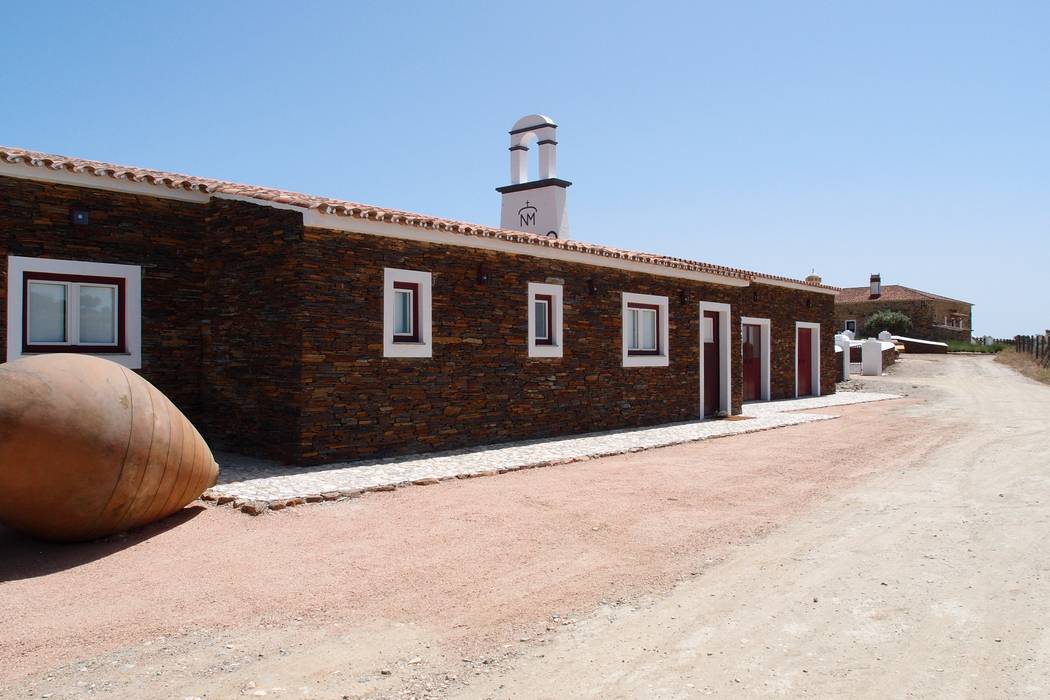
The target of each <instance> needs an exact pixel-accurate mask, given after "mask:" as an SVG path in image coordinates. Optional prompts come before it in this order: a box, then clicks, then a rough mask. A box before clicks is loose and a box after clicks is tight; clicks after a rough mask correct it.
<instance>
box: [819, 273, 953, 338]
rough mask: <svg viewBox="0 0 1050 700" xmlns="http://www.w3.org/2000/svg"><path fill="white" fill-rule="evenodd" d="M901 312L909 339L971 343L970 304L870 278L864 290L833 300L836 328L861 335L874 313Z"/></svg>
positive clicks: (845, 290)
mask: <svg viewBox="0 0 1050 700" xmlns="http://www.w3.org/2000/svg"><path fill="white" fill-rule="evenodd" d="M883 310H893V311H900V312H901V313H903V314H905V315H906V316H908V318H910V319H911V323H912V330H911V331H910V332H909V335H911V336H914V337H915V338H918V339H920V340H939V341H946V340H963V341H966V342H969V341H970V335H971V333H972V332H973V304H971V303H969V302H966V301H959V300H958V299H950V298H948V297H942V296H940V295H938V294H932V293H930V292H923V291H921V290H918V289H912V288H911V287H905V286H902V285H899V284H886V285H884V284H882V276H881V275H872V276H871V279H870V280H869V283H868V286H867V287H844V288H842V290H841V291H839V293H838V294H837V295H836V297H835V323H836V325H835V327H836V328H837V329H839V330H852V331H856V332H858V333H860V332H861V331H863V329H864V324H865V322H866V321H867V319H868V317H869V316H871V315H872V314H873V313H875V312H876V311H883Z"/></svg>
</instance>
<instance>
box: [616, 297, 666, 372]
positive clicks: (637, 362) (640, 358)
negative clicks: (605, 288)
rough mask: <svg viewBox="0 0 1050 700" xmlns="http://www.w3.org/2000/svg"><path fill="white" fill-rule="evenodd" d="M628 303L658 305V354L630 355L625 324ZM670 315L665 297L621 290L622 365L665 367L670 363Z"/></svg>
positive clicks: (628, 338)
mask: <svg viewBox="0 0 1050 700" xmlns="http://www.w3.org/2000/svg"><path fill="white" fill-rule="evenodd" d="M629 304H652V305H654V306H656V307H658V309H659V310H658V312H657V313H658V317H657V320H656V324H657V327H658V335H659V337H658V338H657V349H658V350H659V354H656V355H632V354H630V352H629V345H630V337H629V331H630V329H629V328H628V325H627V318H628V315H629V311H628V305H629ZM670 325H671V323H670V315H669V314H668V303H667V297H664V296H657V295H655V294H634V293H632V292H623V293H622V300H621V309H620V326H621V330H622V344H623V348H622V353H623V366H624V367H667V366H668V365H669V364H670V357H671V347H670V344H669V340H670V332H669V330H668V329H669V326H670Z"/></svg>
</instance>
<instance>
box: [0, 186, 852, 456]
mask: <svg viewBox="0 0 1050 700" xmlns="http://www.w3.org/2000/svg"><path fill="white" fill-rule="evenodd" d="M73 205H77V206H79V207H83V208H86V209H88V210H89V212H90V215H91V222H90V224H89V225H87V226H73V225H72V224H70V223H69V210H70V208H71V207H72V206H73ZM7 254H12V255H25V256H31V257H49V258H58V259H72V260H85V261H92V262H109V263H124V264H132V265H141V266H142V267H143V286H142V290H143V298H142V308H143V319H142V321H143V326H142V349H143V368H142V370H141V373H142V374H143V376H145V377H146V378H147V379H148V380H149V381H150V382H152V383H154V384H155V385H156V386H157V387H158V388H159V389H160V390H161V391H163V392H164V393H165V394H166V395H167V396H169V397H170V398H171V399H172V400H173V402H174V403H175V404H176V405H177V406H178V407H179V408H180V409H181V410H182V411H183V412H184V413H186V415H187V416H188V417H189V418H190V419H191V420H192V421H193V422H194V423H195V424H196V425H197V426H198V428H199V429H200V430H201V432H202V434H204V436H205V437H206V439H208V440H209V442H210V443H211V444H212V445H213V446H214V447H217V448H225V449H231V450H235V451H238V452H243V453H245V454H250V455H256V456H263V457H271V458H274V459H279V460H284V461H288V462H297V463H319V462H326V461H331V460H336V459H354V458H361V457H369V456H377V455H396V454H406V453H412V452H420V451H428V450H437V449H448V448H458V447H465V446H471V445H477V444H483V443H495V442H501V441H509V440H521V439H527V438H542V437H552V436H559V435H569V434H574V433H580V432H589V431H594V430H606V429H620V428H626V427H641V426H646V425H654V424H659V423H666V422H670V421H679V420H690V419H694V418H695V417H696V416H697V414H698V412H699V397H700V374H699V372H700V367H699V350H700V348H699V332H700V328H699V314H698V303H699V302H700V301H701V300H705V301H712V302H723V303H729V304H731V305H732V309H733V312H732V319H731V328H732V339H731V343H732V345H731V347H732V348H733V360H732V397H733V412H734V413H739V411H740V404H741V396H742V381H741V378H742V368H741V361H740V354H739V349H740V316H741V314H744V315H750V316H759V317H766V318H771V319H772V331H773V340H774V347H773V363H774V364H773V379H772V382H773V394H774V397H776V398H781V397H786V396H790V395H793V391H794V355H793V353H794V320H795V319H801V320H812V321H816V322H820V323H821V324H822V333H821V336H822V337H821V343H822V345H821V351H822V367H823V371H824V373H823V378H822V389H823V391H824V393H829V392H831V391H833V389H834V371H835V363H834V359H833V358H834V348H833V346H832V344H831V343H832V340H831V336H832V333H831V332H827V333H825V332H824V328H825V325H824V324H828V325H827V327H828V328H829V329H830V328H831V327H832V326H833V319H834V314H833V310H832V303H833V302H832V298H831V297H830V296H828V295H823V294H817V293H813V292H806V291H801V290H798V291H796V290H787V289H783V288H780V287H773V286H766V285H756V286H753V287H744V288H741V287H730V286H725V285H717V284H709V283H699V282H690V281H687V280H682V279H677V278H671V277H661V276H655V275H650V274H645V273H635V272H628V271H624V270H616V269H612V268H604V267H597V266H593V265H585V264H578V263H567V262H561V261H556V260H547V259H542V258H536V257H532V256H525V255H510V254H505V253H496V252H492V251H484V250H479V249H475V248H468V247H460V246H447V245H444V244H429V243H425V242H413V241H406V240H399V239H393V238H380V237H377V236H370V235H364V234H354V233H345V232H336V231H329V230H323V229H313V228H306V229H304V228H303V225H302V217H301V215H300V214H299V213H297V212H293V211H288V210H281V209H274V208H270V207H264V206H260V205H255V204H250V203H246V202H235V201H230V200H219V199H213V200H212V201H211V202H210V203H208V204H194V203H187V202H181V201H176V200H170V199H160V198H156V197H148V196H139V195H132V194H124V193H116V192H108V191H102V190H92V189H88V188H80V187H71V186H65V185H57V184H51V183H39V182H33V181H30V180H22V179H14V178H5V177H0V256H5V255H7ZM479 266H483V268H484V273H485V275H486V276H487V281H486V282H484V283H481V282H479V281H478V268H479ZM384 267H396V268H402V269H410V270H424V271H429V272H431V273H432V274H433V319H434V324H433V337H434V356H433V358H430V359H422V358H384V357H383V342H382V338H383V335H382V331H383V329H382V295H383V268H384ZM6 272H7V268H6V265H0V312H2V315H0V343H2V342H3V341H4V333H5V330H6V329H5V328H4V327H3V326H4V324H6V298H5V296H4V295H5V294H6ZM529 282H549V283H561V284H564V289H565V292H564V297H565V306H564V321H565V325H564V345H565V349H564V356H563V357H562V358H559V359H555V358H544V359H540V358H529V357H528V350H527V328H526V321H527V287H528V283H529ZM592 287H593V291H592ZM623 291H629V292H636V293H643V294H658V295H662V296H667V297H668V298H669V302H670V314H669V316H670V318H669V336H670V366H668V367H629V368H625V367H622V366H621V365H622V361H621V350H622V349H621V343H622V341H621V337H622V336H621V322H622V319H621V296H620V294H621V292H623ZM3 347H4V346H3V345H2V344H0V348H3Z"/></svg>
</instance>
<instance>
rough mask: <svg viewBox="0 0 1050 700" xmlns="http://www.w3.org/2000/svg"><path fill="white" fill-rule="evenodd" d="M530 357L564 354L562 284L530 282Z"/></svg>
mask: <svg viewBox="0 0 1050 700" xmlns="http://www.w3.org/2000/svg"><path fill="white" fill-rule="evenodd" d="M528 294H529V307H528V324H529V327H528V333H529V337H528V340H529V357H561V356H562V298H563V295H562V285H560V284H541V283H539V282H529V287H528Z"/></svg>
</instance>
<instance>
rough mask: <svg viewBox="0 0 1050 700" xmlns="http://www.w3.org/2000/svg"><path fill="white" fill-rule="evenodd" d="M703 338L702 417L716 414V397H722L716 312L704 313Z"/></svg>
mask: <svg viewBox="0 0 1050 700" xmlns="http://www.w3.org/2000/svg"><path fill="white" fill-rule="evenodd" d="M702 325H703V338H704V416H705V417H707V416H713V415H715V413H717V412H718V409H719V405H718V403H719V402H718V397H719V396H721V395H722V365H721V358H720V357H719V352H718V347H719V345H718V340H719V338H718V312H717V311H705V312H704V318H703V324H702Z"/></svg>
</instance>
